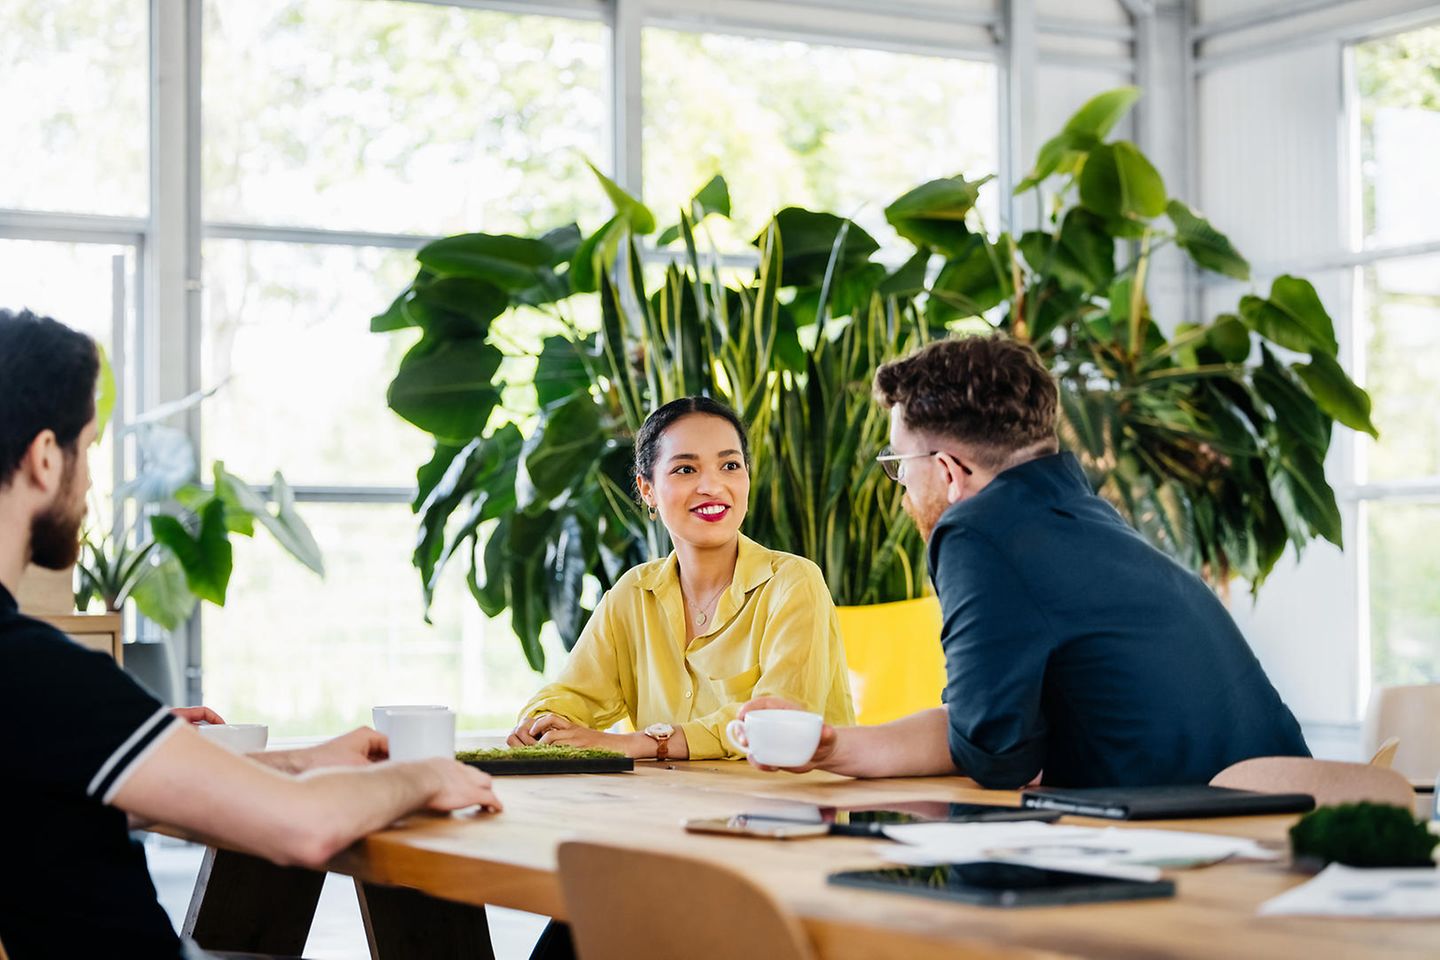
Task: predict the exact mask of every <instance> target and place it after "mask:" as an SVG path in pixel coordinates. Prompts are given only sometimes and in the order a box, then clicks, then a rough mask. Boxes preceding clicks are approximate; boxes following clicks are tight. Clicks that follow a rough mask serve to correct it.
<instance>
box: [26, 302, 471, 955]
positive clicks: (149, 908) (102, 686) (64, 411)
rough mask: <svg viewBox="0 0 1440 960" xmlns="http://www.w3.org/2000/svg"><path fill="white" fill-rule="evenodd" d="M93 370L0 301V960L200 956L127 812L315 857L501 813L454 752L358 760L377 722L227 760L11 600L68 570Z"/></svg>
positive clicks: (318, 862) (74, 339) (292, 856)
mask: <svg viewBox="0 0 1440 960" xmlns="http://www.w3.org/2000/svg"><path fill="white" fill-rule="evenodd" d="M98 370H99V358H98V354H97V352H96V348H95V344H94V343H93V342H92V341H91V340H90V339H89V338H88V337H85V336H83V335H82V334H79V333H76V332H75V331H73V330H70V329H69V328H67V327H64V326H62V325H60V324H58V323H56V322H55V321H53V320H49V319H45V318H40V317H36V316H34V315H33V314H30V313H28V312H22V313H20V314H19V315H15V314H12V313H10V312H9V311H5V310H0V744H3V746H4V749H3V752H0V764H3V770H4V773H3V775H0V823H4V824H5V825H6V831H5V837H4V839H3V841H0V943H3V945H4V947H5V950H6V951H7V952H8V953H9V955H10V957H11V958H12V960H27V958H32V957H66V958H69V957H101V956H104V957H145V958H165V957H171V958H174V957H181V956H182V955H190V956H194V955H196V952H197V951H196V949H195V948H194V946H193V944H188V945H182V944H181V942H180V940H179V938H177V937H176V935H175V932H174V930H173V929H172V928H171V926H170V922H169V920H168V918H167V917H166V916H165V913H164V911H163V910H162V909H161V908H160V905H159V903H158V902H157V901H156V898H155V888H154V886H153V885H152V884H151V882H150V875H149V873H148V871H147V870H146V866H145V855H144V852H143V849H142V848H141V847H140V846H139V845H138V844H136V843H134V842H132V841H131V839H130V837H129V833H128V828H127V814H128V815H129V816H130V817H133V818H136V819H138V820H142V821H158V822H164V823H169V824H173V825H175V826H178V827H181V828H185V829H188V830H191V831H194V832H195V833H197V834H200V835H203V836H208V837H213V838H214V839H215V840H217V841H218V842H220V843H223V844H226V845H228V846H234V847H236V848H239V849H243V850H247V851H249V852H252V853H255V854H258V855H260V856H263V857H267V858H269V859H271V860H274V861H275V862H277V863H289V864H302V865H305V866H310V867H322V866H323V865H324V864H325V862H326V861H328V860H329V859H330V857H332V856H333V855H334V854H336V853H337V852H339V851H340V850H341V849H343V848H344V847H345V846H347V845H349V844H350V843H351V842H353V841H354V840H356V839H358V838H359V837H360V836H362V835H364V834H365V833H368V832H370V831H372V830H375V829H378V828H380V827H384V826H386V825H387V824H389V823H391V822H392V821H394V820H395V819H397V818H398V817H401V816H403V815H405V814H407V813H410V812H412V811H415V810H420V809H426V808H428V809H432V810H439V811H445V810H453V809H459V808H462V807H469V806H472V805H475V804H482V805H485V806H488V807H491V808H494V809H498V808H499V804H498V802H497V801H496V799H495V796H494V794H493V793H492V792H491V789H490V779H489V777H487V776H485V775H484V774H482V773H480V772H479V771H476V770H473V769H471V768H470V767H466V766H464V765H462V764H458V763H455V762H454V761H453V760H432V761H425V762H420V763H374V764H372V763H370V762H369V761H370V760H372V759H376V758H379V757H383V756H384V751H385V740H384V738H383V737H381V736H379V735H378V734H376V733H375V732H374V731H363V730H362V731H357V732H355V733H353V734H348V735H346V736H345V737H342V738H339V739H338V740H334V741H331V742H330V743H329V744H324V745H321V746H319V747H316V748H313V749H311V750H297V751H291V752H288V753H273V754H266V755H264V758H265V761H266V762H265V763H263V764H262V763H259V762H256V761H255V760H253V759H249V758H245V757H239V756H235V755H234V754H231V753H229V752H228V751H226V750H224V749H223V748H221V747H219V746H217V745H215V744H213V743H211V742H209V741H207V740H205V739H203V738H202V737H201V736H200V735H199V734H197V733H196V732H195V731H194V730H192V729H191V728H190V725H189V724H187V723H185V722H184V721H183V720H182V719H181V718H179V717H177V716H175V714H174V713H172V712H171V711H170V710H169V709H167V708H166V707H164V706H163V705H161V704H160V703H159V702H158V701H157V700H156V699H155V698H154V697H152V696H151V695H150V694H148V693H146V692H145V691H144V690H143V689H142V688H140V687H139V686H137V685H136V684H135V683H134V682H133V681H131V680H130V679H129V677H127V676H126V675H125V674H124V673H123V672H122V671H121V670H120V669H118V668H117V667H116V666H115V664H114V662H113V661H112V660H110V659H109V658H108V657H106V656H105V655H104V654H100V653H94V652H91V651H87V650H85V649H84V648H82V647H80V646H78V645H77V644H75V643H73V642H71V641H70V640H69V639H67V638H66V637H65V636H64V635H63V634H61V633H60V632H59V631H57V630H55V629H54V628H52V627H50V626H47V625H46V624H43V623H41V622H39V621H37V620H32V619H30V618H28V617H25V616H22V615H21V614H20V613H19V611H18V609H17V607H16V603H15V598H14V590H15V586H16V584H17V582H18V581H19V579H20V575H21V573H22V571H23V570H24V568H25V566H26V564H27V563H35V564H37V565H39V566H42V567H48V568H51V569H57V570H58V569H64V568H65V567H68V566H69V565H70V564H71V563H73V562H74V561H75V558H76V556H77V553H78V551H79V539H78V535H79V530H80V523H81V520H82V518H83V517H84V514H85V493H86V491H87V490H88V489H89V486H90V472H89V462H88V449H89V446H90V444H91V442H92V441H93V440H94V438H95V433H96V424H95V386H96V375H97V372H98ZM201 714H202V715H203V711H201ZM257 756H260V755H257ZM339 765H350V766H339ZM322 768H324V769H322Z"/></svg>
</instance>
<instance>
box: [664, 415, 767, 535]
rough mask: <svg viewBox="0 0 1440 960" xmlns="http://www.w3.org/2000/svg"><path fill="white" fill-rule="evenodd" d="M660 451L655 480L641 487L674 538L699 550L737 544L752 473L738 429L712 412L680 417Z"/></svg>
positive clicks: (668, 432) (748, 497)
mask: <svg viewBox="0 0 1440 960" xmlns="http://www.w3.org/2000/svg"><path fill="white" fill-rule="evenodd" d="M656 452H657V456H656V457H655V466H654V471H653V477H652V478H651V479H649V480H647V479H646V478H645V477H637V478H636V483H637V485H638V486H639V488H640V496H641V497H642V498H644V500H645V502H646V503H647V504H649V505H650V506H652V507H654V508H655V509H656V511H658V512H659V514H660V520H661V522H662V523H664V524H665V529H666V530H668V531H670V537H671V539H672V540H676V541H684V542H686V543H689V544H692V545H694V546H697V547H718V546H723V545H724V544H726V543H729V542H731V541H733V540H734V539H735V537H736V536H738V535H739V533H740V523H741V522H742V521H743V520H744V519H745V512H746V510H747V508H748V505H749V502H750V471H749V470H748V469H747V468H746V466H745V456H744V454H743V453H741V451H740V435H739V434H738V433H736V432H735V428H734V427H733V426H731V425H730V424H729V423H727V422H726V421H725V420H723V419H721V418H720V417H715V416H710V415H709V414H704V413H696V414H691V415H689V416H685V417H681V418H680V419H679V420H676V421H675V422H674V423H672V424H671V425H670V426H669V427H668V428H666V430H665V432H664V433H663V434H661V435H660V441H659V444H658V445H657V451H656Z"/></svg>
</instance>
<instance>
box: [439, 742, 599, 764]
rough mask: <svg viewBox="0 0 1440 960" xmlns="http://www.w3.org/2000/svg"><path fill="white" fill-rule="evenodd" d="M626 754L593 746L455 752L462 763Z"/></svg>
mask: <svg viewBox="0 0 1440 960" xmlns="http://www.w3.org/2000/svg"><path fill="white" fill-rule="evenodd" d="M623 756H625V754H623V753H617V752H615V751H614V750H597V749H595V748H593V747H551V746H541V745H539V744H537V745H535V746H533V747H511V748H509V749H506V748H505V747H498V748H496V749H494V750H462V751H460V752H459V753H457V754H455V759H456V760H459V761H460V762H461V763H466V762H468V761H472V760H608V759H611V758H614V757H623Z"/></svg>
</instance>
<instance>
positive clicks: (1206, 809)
mask: <svg viewBox="0 0 1440 960" xmlns="http://www.w3.org/2000/svg"><path fill="white" fill-rule="evenodd" d="M1020 805H1021V806H1022V807H1028V808H1030V809H1038V810H1057V811H1059V812H1060V813H1068V814H1072V815H1074V816H1077V817H1104V818H1106V819H1108V820H1189V819H1192V818H1197V817H1249V816H1256V815H1259V814H1266V813H1304V812H1305V811H1307V810H1313V809H1315V798H1314V797H1312V796H1310V795H1309V794H1308V793H1254V792H1252V791H1250V790H1231V789H1228V788H1226V787H1211V786H1208V785H1205V784H1199V785H1190V786H1164V787H1084V788H1079V789H1073V790H1069V789H1065V788H1063V787H1029V788H1027V789H1025V790H1024V791H1023V792H1022V793H1021V794H1020Z"/></svg>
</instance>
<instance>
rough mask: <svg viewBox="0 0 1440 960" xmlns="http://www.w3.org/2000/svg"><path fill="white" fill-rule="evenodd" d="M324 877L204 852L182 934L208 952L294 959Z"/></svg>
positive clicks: (301, 947) (248, 858) (305, 935)
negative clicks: (266, 955) (284, 956)
mask: <svg viewBox="0 0 1440 960" xmlns="http://www.w3.org/2000/svg"><path fill="white" fill-rule="evenodd" d="M324 885H325V874H324V873H317V872H316V871H314V870H306V869H304V868H303V867H280V866H276V865H275V864H273V863H271V862H270V861H268V860H262V859H260V858H259V857H252V856H250V855H249V854H244V853H236V852H234V851H232V850H217V849H215V848H214V847H210V848H207V849H206V851H205V860H204V862H203V863H201V865H200V875H199V876H198V877H197V878H196V880H195V892H194V893H193V894H192V895H191V897H190V908H189V909H188V910H187V911H186V912H185V927H184V929H183V931H182V932H183V933H184V934H185V935H186V936H190V937H194V938H195V942H196V943H198V944H200V946H202V947H204V948H206V949H208V950H226V951H233V952H237V953H272V954H281V955H286V956H296V957H298V956H299V955H300V954H301V953H302V952H303V951H304V950H305V941H306V940H307V939H309V937H310V924H311V922H312V921H313V920H314V919H315V905H316V904H317V903H319V902H320V889H321V888H322V887H323V886H324Z"/></svg>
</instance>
